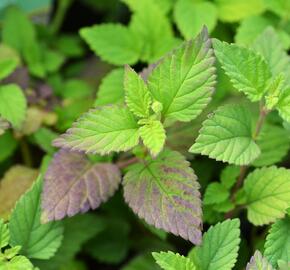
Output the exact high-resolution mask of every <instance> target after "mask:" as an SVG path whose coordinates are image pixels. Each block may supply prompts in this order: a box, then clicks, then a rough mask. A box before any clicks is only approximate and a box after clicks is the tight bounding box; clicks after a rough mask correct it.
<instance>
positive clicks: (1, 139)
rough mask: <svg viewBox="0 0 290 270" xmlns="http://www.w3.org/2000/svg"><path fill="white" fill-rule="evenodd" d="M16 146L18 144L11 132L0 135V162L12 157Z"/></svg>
mask: <svg viewBox="0 0 290 270" xmlns="http://www.w3.org/2000/svg"><path fill="white" fill-rule="evenodd" d="M17 145H18V143H17V141H16V139H15V138H14V137H13V135H12V132H10V131H7V132H5V133H4V134H2V135H0V149H1V151H0V162H2V161H4V160H5V159H7V158H8V157H10V156H11V155H13V153H14V152H15V150H16V148H17Z"/></svg>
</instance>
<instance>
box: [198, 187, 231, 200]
mask: <svg viewBox="0 0 290 270" xmlns="http://www.w3.org/2000/svg"><path fill="white" fill-rule="evenodd" d="M229 195H230V194H229V191H228V190H227V189H226V188H225V187H224V186H223V185H222V184H220V183H211V184H209V185H208V186H207V188H206V191H205V194H204V199H203V203H204V204H205V205H207V204H217V203H221V202H223V201H225V200H226V199H227V198H228V197H229Z"/></svg>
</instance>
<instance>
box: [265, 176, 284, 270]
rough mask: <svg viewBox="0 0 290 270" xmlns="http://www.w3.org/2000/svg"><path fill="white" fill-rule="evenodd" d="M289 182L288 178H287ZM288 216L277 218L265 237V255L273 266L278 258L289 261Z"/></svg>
mask: <svg viewBox="0 0 290 270" xmlns="http://www.w3.org/2000/svg"><path fill="white" fill-rule="evenodd" d="M288 182H289V178H288ZM289 231H290V217H289V216H286V217H285V218H284V219H280V220H277V221H276V223H274V224H273V225H272V226H271V229H270V232H269V234H268V236H267V238H266V243H265V253H264V254H265V256H266V257H267V258H268V260H269V262H270V263H272V264H273V266H277V263H278V261H279V260H283V261H285V262H290V237H289Z"/></svg>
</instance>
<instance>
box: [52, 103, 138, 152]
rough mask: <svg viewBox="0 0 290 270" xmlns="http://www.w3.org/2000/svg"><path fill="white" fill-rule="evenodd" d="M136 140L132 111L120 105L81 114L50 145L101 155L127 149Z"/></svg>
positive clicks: (135, 123) (136, 129)
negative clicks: (70, 126)
mask: <svg viewBox="0 0 290 270" xmlns="http://www.w3.org/2000/svg"><path fill="white" fill-rule="evenodd" d="M138 140H139V134H138V125H137V122H136V121H135V118H134V116H133V115H132V113H131V112H130V111H129V110H128V109H127V108H124V107H117V106H107V107H100V108H96V109H94V110H91V111H89V112H88V113H86V114H84V115H83V116H82V117H80V118H79V119H78V120H77V121H76V122H75V123H74V125H73V127H72V128H70V129H69V130H68V131H67V132H66V133H65V134H63V135H61V137H60V138H59V139H56V140H55V141H54V145H55V146H58V147H63V148H66V149H71V150H78V151H85V152H86V153H100V154H102V155H103V154H108V153H110V152H112V151H116V152H120V151H127V150H129V149H131V148H133V147H134V146H136V145H137V144H138Z"/></svg>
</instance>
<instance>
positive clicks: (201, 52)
mask: <svg viewBox="0 0 290 270" xmlns="http://www.w3.org/2000/svg"><path fill="white" fill-rule="evenodd" d="M215 82H216V75H215V67H214V56H213V50H212V49H211V41H210V39H209V37H208V33H207V30H206V28H204V29H203V30H202V32H201V33H200V34H199V35H198V36H197V37H196V38H195V39H194V40H191V41H188V42H185V43H184V44H183V45H182V46H181V47H179V48H178V49H176V50H175V51H173V52H172V53H171V54H169V55H168V56H166V57H165V58H164V59H163V61H162V62H161V63H160V64H159V65H158V66H157V67H156V68H155V69H154V70H153V71H152V73H151V74H150V76H149V78H148V84H149V90H150V91H151V93H152V95H153V97H154V98H155V99H156V100H157V101H159V102H160V103H162V105H163V111H162V115H163V117H166V118H170V119H174V120H179V121H185V122H187V121H190V120H192V119H194V118H196V117H197V116H198V115H199V114H200V113H201V111H202V110H203V109H204V108H205V107H206V106H207V104H208V103H209V102H210V100H211V95H212V93H213V90H214V85H215Z"/></svg>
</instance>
